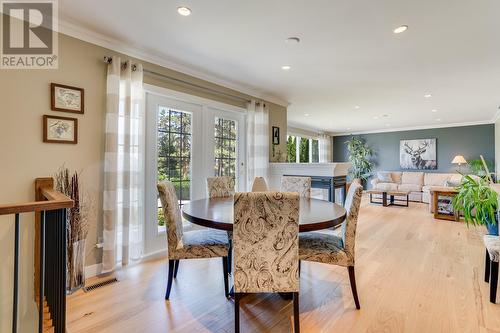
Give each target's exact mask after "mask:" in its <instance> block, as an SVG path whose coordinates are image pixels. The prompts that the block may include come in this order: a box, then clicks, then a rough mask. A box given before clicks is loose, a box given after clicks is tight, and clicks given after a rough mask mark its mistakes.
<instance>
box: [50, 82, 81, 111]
mask: <svg viewBox="0 0 500 333" xmlns="http://www.w3.org/2000/svg"><path fill="white" fill-rule="evenodd" d="M84 93H85V92H84V90H83V89H82V88H78V87H72V86H66V85H63V84H58V83H51V84H50V108H51V110H53V111H61V112H70V113H79V114H83V113H84V109H85V108H84V101H85V98H84V97H85V95H84Z"/></svg>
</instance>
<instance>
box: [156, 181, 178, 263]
mask: <svg viewBox="0 0 500 333" xmlns="http://www.w3.org/2000/svg"><path fill="white" fill-rule="evenodd" d="M157 188H158V193H159V195H160V200H161V205H162V207H163V216H164V217H165V227H166V229H167V246H168V253H169V255H170V254H171V253H173V252H175V250H178V249H180V248H182V247H183V244H182V218H181V210H180V208H179V201H178V200H177V195H176V194H175V187H174V185H173V184H172V183H171V182H169V181H168V180H165V181H162V182H160V183H158V185H157Z"/></svg>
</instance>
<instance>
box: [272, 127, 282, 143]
mask: <svg viewBox="0 0 500 333" xmlns="http://www.w3.org/2000/svg"><path fill="white" fill-rule="evenodd" d="M279 144H280V128H279V127H276V126H273V145H279Z"/></svg>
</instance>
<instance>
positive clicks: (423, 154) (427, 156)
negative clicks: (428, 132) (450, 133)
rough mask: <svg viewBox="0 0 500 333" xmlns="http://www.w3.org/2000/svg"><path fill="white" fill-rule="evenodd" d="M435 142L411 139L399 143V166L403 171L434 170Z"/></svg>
mask: <svg viewBox="0 0 500 333" xmlns="http://www.w3.org/2000/svg"><path fill="white" fill-rule="evenodd" d="M436 148H437V140H436V138H430V139H411V140H400V141H399V165H400V167H401V169H403V170H436V169H437V153H436Z"/></svg>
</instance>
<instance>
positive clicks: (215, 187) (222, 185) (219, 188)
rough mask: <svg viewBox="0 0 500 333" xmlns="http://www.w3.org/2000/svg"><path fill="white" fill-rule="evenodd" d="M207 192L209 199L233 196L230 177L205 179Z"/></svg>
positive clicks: (232, 181)
mask: <svg viewBox="0 0 500 333" xmlns="http://www.w3.org/2000/svg"><path fill="white" fill-rule="evenodd" d="M207 191H208V197H209V198H225V197H232V196H233V195H234V180H233V178H231V177H226V176H223V177H209V178H207Z"/></svg>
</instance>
